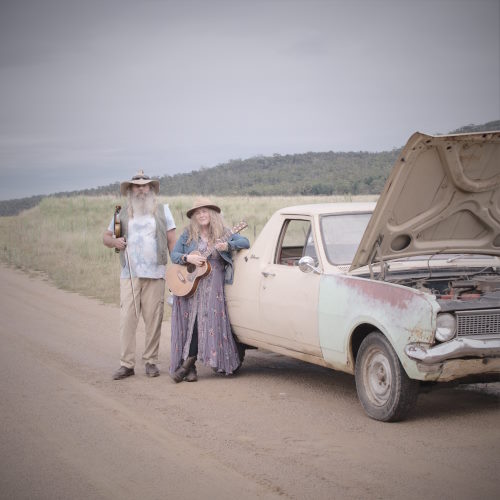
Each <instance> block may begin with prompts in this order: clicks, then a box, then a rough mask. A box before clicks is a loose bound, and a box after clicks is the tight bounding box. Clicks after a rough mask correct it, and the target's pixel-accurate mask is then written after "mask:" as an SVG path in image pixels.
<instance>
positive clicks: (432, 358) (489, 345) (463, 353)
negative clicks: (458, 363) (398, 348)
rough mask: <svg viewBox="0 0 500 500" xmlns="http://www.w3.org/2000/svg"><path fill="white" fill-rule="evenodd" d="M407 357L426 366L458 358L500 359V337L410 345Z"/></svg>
mask: <svg viewBox="0 0 500 500" xmlns="http://www.w3.org/2000/svg"><path fill="white" fill-rule="evenodd" d="M405 353H406V355H407V356H408V357H409V358H411V359H414V360H415V361H418V362H419V363H423V364H425V365H434V364H436V363H441V362H443V361H447V360H450V359H457V358H468V357H472V358H494V357H500V337H495V338H469V337H467V338H457V339H453V340H450V341H449V342H444V343H442V344H438V345H435V346H432V347H429V346H427V345H423V344H416V343H415V344H408V345H406V347H405Z"/></svg>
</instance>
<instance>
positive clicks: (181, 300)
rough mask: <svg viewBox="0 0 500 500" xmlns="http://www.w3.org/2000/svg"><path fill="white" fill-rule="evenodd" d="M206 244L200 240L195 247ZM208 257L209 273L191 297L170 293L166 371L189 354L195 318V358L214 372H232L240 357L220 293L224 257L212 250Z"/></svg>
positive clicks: (201, 248)
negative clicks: (196, 343) (168, 360)
mask: <svg viewBox="0 0 500 500" xmlns="http://www.w3.org/2000/svg"><path fill="white" fill-rule="evenodd" d="M203 247H205V248H206V244H204V242H202V241H200V243H199V245H198V249H199V251H201V252H203V251H204V249H205V248H203ZM208 261H209V263H210V266H211V268H212V270H211V272H210V274H209V275H208V276H205V277H204V278H202V279H201V280H200V281H199V283H198V287H197V289H196V292H195V293H194V294H193V295H192V296H191V297H188V298H186V297H178V296H174V303H173V306H172V336H171V354H170V356H171V361H170V373H173V372H174V371H175V370H176V369H177V368H178V367H179V366H180V365H181V363H182V360H184V359H186V358H187V357H188V355H189V346H190V345H191V338H192V336H193V328H194V324H195V320H196V319H197V326H198V361H201V362H202V363H204V364H205V365H208V366H210V367H212V368H214V369H215V370H216V371H218V372H223V373H226V374H227V375H229V374H231V373H233V372H234V371H235V370H236V369H237V368H238V367H239V366H240V358H239V355H238V349H237V347H236V342H235V341H234V338H233V334H232V332H231V326H230V324H229V318H228V314H227V307H226V300H225V296H224V264H225V262H224V259H222V257H221V256H220V255H219V253H218V252H217V251H216V250H214V251H213V252H212V254H211V255H210V256H209V258H208Z"/></svg>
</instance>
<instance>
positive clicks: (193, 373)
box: [186, 364, 198, 382]
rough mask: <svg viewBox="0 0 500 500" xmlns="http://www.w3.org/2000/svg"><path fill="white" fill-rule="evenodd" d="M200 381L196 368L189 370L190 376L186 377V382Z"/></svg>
mask: <svg viewBox="0 0 500 500" xmlns="http://www.w3.org/2000/svg"><path fill="white" fill-rule="evenodd" d="M197 380H198V374H197V373H196V366H195V365H194V364H193V366H192V367H191V368H190V369H189V372H188V374H187V375H186V382H196V381H197Z"/></svg>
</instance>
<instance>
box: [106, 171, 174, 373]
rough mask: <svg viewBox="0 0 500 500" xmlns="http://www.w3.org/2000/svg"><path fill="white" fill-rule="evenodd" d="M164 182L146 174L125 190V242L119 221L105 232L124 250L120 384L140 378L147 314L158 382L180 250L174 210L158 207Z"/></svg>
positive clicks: (150, 368) (150, 359) (147, 351)
mask: <svg viewBox="0 0 500 500" xmlns="http://www.w3.org/2000/svg"><path fill="white" fill-rule="evenodd" d="M159 189H160V183H159V181H158V180H155V179H151V178H150V177H148V176H147V175H145V174H144V172H143V171H142V170H140V171H139V172H138V173H137V175H134V177H132V180H130V181H124V182H122V183H121V185H120V192H121V194H122V195H123V196H126V197H127V206H126V207H125V208H124V209H122V210H121V213H120V222H121V234H122V236H121V237H118V238H117V237H115V231H114V229H115V228H114V220H112V221H111V223H110V225H109V227H108V229H107V230H106V231H105V232H104V235H103V243H104V245H106V246H107V247H109V248H116V249H117V250H119V251H120V263H121V274H120V344H121V355H120V368H119V369H118V370H117V371H116V372H115V373H114V375H113V379H114V380H121V379H123V378H126V377H130V376H131V375H134V374H135V370H134V367H135V348H136V330H137V324H138V322H139V316H140V315H141V314H142V317H143V319H144V325H145V330H146V336H145V343H144V353H143V355H142V359H143V360H144V362H145V369H146V375H147V376H148V377H157V376H158V375H159V374H160V371H159V369H158V366H157V364H158V352H159V348H160V335H161V323H162V319H163V307H164V296H165V266H166V264H167V261H168V253H169V252H171V251H172V250H173V248H174V245H175V241H176V237H175V222H174V219H173V217H172V214H171V212H170V209H169V208H168V205H162V204H160V203H158V200H157V195H158V193H159Z"/></svg>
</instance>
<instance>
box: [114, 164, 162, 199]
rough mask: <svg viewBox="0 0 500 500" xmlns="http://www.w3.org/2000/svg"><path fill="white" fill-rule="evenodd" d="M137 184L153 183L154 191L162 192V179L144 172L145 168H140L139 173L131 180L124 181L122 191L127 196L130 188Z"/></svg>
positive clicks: (121, 186)
mask: <svg viewBox="0 0 500 500" xmlns="http://www.w3.org/2000/svg"><path fill="white" fill-rule="evenodd" d="M132 184H135V185H136V186H144V184H151V187H152V188H153V190H154V192H155V193H156V194H158V193H159V192H160V181H159V180H157V179H151V177H149V176H148V175H145V174H144V170H139V172H137V174H135V175H134V177H132V180H130V181H124V182H122V183H121V184H120V193H121V194H122V195H123V196H125V195H126V194H127V190H128V188H129V187H130V186H131V185H132Z"/></svg>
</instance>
